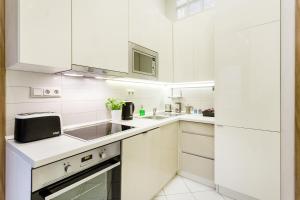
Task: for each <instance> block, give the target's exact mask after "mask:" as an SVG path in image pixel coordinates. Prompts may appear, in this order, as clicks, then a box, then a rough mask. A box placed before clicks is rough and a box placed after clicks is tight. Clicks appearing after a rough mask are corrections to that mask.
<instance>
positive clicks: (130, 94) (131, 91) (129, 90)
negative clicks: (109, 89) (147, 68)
mask: <svg viewBox="0 0 300 200" xmlns="http://www.w3.org/2000/svg"><path fill="white" fill-rule="evenodd" d="M134 92H135V91H134V89H127V94H128V96H133V95H134Z"/></svg>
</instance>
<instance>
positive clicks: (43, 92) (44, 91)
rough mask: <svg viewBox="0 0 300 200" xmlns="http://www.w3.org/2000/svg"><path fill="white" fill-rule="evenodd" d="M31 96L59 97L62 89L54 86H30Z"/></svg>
mask: <svg viewBox="0 0 300 200" xmlns="http://www.w3.org/2000/svg"><path fill="white" fill-rule="evenodd" d="M30 97H32V98H59V97H61V89H60V88H53V87H47V88H46V87H45V88H30Z"/></svg>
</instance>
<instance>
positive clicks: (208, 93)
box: [166, 88, 214, 110]
mask: <svg viewBox="0 0 300 200" xmlns="http://www.w3.org/2000/svg"><path fill="white" fill-rule="evenodd" d="M176 90H177V91H178V90H181V93H182V97H183V98H182V99H173V100H170V99H167V98H166V101H167V102H169V103H173V104H174V103H175V102H178V101H179V102H182V104H183V110H185V106H187V105H190V106H193V107H194V108H197V109H202V110H205V109H208V108H213V107H214V91H213V90H212V88H182V89H176ZM168 96H170V93H169V94H168Z"/></svg>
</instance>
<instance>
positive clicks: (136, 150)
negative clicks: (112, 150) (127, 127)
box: [122, 123, 178, 200]
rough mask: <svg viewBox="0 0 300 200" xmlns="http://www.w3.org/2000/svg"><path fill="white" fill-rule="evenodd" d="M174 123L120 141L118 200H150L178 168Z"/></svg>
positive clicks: (176, 131) (176, 125)
mask: <svg viewBox="0 0 300 200" xmlns="http://www.w3.org/2000/svg"><path fill="white" fill-rule="evenodd" d="M177 133H178V124H177V123H176V124H171V125H167V126H164V127H162V128H160V129H154V130H152V131H149V132H146V133H144V134H140V135H138V136H134V137H131V138H128V139H125V140H123V142H122V199H123V200H139V199H152V198H153V197H154V196H155V195H156V194H157V193H158V192H159V191H160V190H161V189H162V188H163V186H164V185H165V184H167V183H168V182H169V181H170V180H171V179H172V178H173V177H174V176H175V174H176V172H177V169H178V150H177V146H178V143H177V142H178V140H177V137H178V134H177Z"/></svg>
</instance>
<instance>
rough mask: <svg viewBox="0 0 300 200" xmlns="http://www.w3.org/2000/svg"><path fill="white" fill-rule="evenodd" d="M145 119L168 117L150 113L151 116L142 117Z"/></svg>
mask: <svg viewBox="0 0 300 200" xmlns="http://www.w3.org/2000/svg"><path fill="white" fill-rule="evenodd" d="M143 118H145V119H155V120H161V119H166V118H169V117H168V116H161V115H155V116H154V115H152V116H147V117H143Z"/></svg>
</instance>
